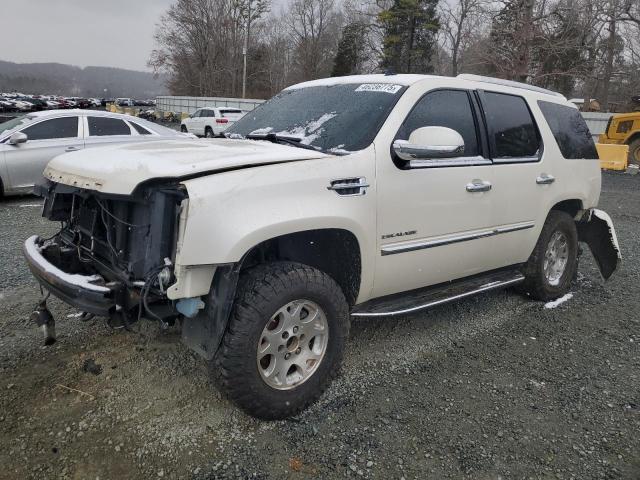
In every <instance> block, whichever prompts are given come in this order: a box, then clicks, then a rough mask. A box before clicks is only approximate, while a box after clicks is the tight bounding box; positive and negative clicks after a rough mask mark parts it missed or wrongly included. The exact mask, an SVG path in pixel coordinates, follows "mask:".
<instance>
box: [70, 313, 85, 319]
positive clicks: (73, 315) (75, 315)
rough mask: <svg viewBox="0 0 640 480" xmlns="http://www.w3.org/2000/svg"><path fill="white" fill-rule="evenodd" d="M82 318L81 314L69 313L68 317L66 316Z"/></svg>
mask: <svg viewBox="0 0 640 480" xmlns="http://www.w3.org/2000/svg"><path fill="white" fill-rule="evenodd" d="M81 316H82V312H79V313H70V314H69V315H67V318H79V317H81Z"/></svg>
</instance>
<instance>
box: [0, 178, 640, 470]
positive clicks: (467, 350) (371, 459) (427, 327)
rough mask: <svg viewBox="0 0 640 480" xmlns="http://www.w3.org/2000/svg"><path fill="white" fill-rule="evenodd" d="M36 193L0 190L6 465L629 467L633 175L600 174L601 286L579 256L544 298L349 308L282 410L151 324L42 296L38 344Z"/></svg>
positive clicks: (636, 415)
mask: <svg viewBox="0 0 640 480" xmlns="http://www.w3.org/2000/svg"><path fill="white" fill-rule="evenodd" d="M38 203H39V202H38V200H37V199H34V198H33V197H24V198H19V199H11V200H4V201H1V202H0V225H2V227H0V271H1V273H2V275H1V276H0V465H2V468H1V469H0V478H2V479H4V478H7V479H9V478H11V479H18V478H20V479H23V478H34V479H46V478H69V479H95V478H101V479H111V478H122V479H124V478H192V479H213V478H261V479H271V478H273V479H276V478H277V479H280V478H290V479H299V478H345V477H351V478H378V479H393V478H395V479H401V478H405V479H407V480H408V479H413V478H415V479H424V478H434V479H441V478H469V479H499V478H502V479H510V478H532V479H591V478H598V479H600V478H603V479H639V478H640V356H639V350H638V349H639V346H640V330H639V327H640V320H639V317H638V311H639V307H640V305H639V303H640V300H639V297H638V291H639V287H638V284H639V281H640V267H639V266H638V265H639V263H640V262H639V260H640V259H639V258H638V257H639V252H638V245H639V242H640V222H639V220H640V213H639V212H640V176H636V177H631V176H626V175H613V174H608V175H605V176H604V185H603V195H602V199H601V205H602V208H604V209H605V210H607V211H608V212H609V213H610V214H611V215H612V217H613V219H614V222H615V224H616V228H617V231H618V237H619V239H620V243H621V245H622V249H623V255H624V258H625V260H624V266H623V268H622V270H621V271H620V272H619V273H618V274H617V275H616V276H615V278H614V279H612V280H611V281H610V282H607V284H606V285H605V284H604V283H603V282H602V280H601V279H600V277H599V276H598V274H597V272H596V270H595V266H594V264H593V261H592V259H591V257H590V255H589V254H585V255H584V256H583V257H582V260H581V265H580V273H579V276H578V281H577V282H576V284H575V285H574V287H573V291H572V293H573V298H571V299H569V300H568V301H566V302H565V303H562V304H561V305H559V306H558V307H557V308H554V309H547V308H544V305H543V304H541V303H538V302H532V301H528V300H526V299H524V298H522V297H521V296H519V295H517V294H515V293H513V292H510V291H503V292H495V293H491V294H488V295H485V296H481V297H476V298H472V299H468V300H465V301H461V302H459V303H456V304H453V305H447V306H442V307H440V308H436V309H433V310H431V311H429V312H428V313H420V314H415V315H411V316H406V317H403V318H399V319H395V318H394V319H382V320H373V321H372V320H366V321H365V320H359V321H355V322H354V323H353V327H352V335H351V339H350V341H349V344H348V350H347V355H346V359H345V365H344V369H343V373H342V375H341V376H340V377H339V379H338V380H337V381H336V382H334V384H333V385H332V387H331V388H330V389H329V391H328V392H327V393H326V394H325V395H324V396H323V397H322V399H321V400H320V402H318V403H317V404H316V405H314V406H313V407H312V408H311V409H310V410H308V411H307V412H306V413H304V414H302V415H300V416H299V417H298V418H294V419H291V420H288V421H280V422H260V421H257V420H254V419H252V418H250V417H248V416H246V415H244V414H243V413H242V412H240V411H238V410H237V409H236V408H235V407H234V406H233V405H231V404H230V403H228V402H227V401H226V400H225V399H223V398H222V396H221V395H220V393H219V392H218V391H217V390H216V389H215V387H213V386H212V384H211V383H210V381H209V379H208V377H207V371H206V366H205V364H204V362H203V361H201V360H200V359H199V358H198V357H197V356H196V355H194V354H192V353H191V352H190V351H188V350H187V349H186V348H185V347H183V346H182V344H181V343H180V342H179V335H178V332H177V331H175V330H172V329H170V330H168V331H160V330H159V329H158V328H157V326H156V325H155V324H152V323H151V322H147V323H146V324H145V325H144V329H143V331H142V332H141V333H140V334H134V333H126V332H122V331H111V330H109V328H108V327H106V326H105V325H104V324H103V323H102V322H101V321H100V320H93V321H90V322H88V323H83V322H81V321H80V320H79V318H78V317H77V316H76V315H77V312H75V311H73V310H72V309H70V308H69V307H67V306H65V305H64V304H62V303H61V302H58V301H55V300H54V301H52V302H50V304H51V308H52V311H53V313H54V315H55V317H56V318H57V319H58V324H57V329H58V337H59V341H58V343H57V344H55V345H54V346H53V347H43V346H41V337H40V332H39V331H37V330H36V328H35V327H34V326H33V325H32V324H31V323H30V322H29V320H28V316H29V313H30V312H31V309H32V307H33V306H34V304H35V302H36V300H37V298H38V291H37V288H36V285H35V283H34V282H33V280H32V279H31V278H30V275H29V273H28V271H27V269H26V267H25V266H24V263H23V261H22V257H21V255H20V253H19V252H20V245H21V242H22V241H23V240H24V239H25V238H26V237H28V236H29V235H31V234H33V233H39V234H47V233H53V232H54V231H55V227H56V226H55V225H49V224H48V223H47V222H45V221H43V220H42V219H41V218H40V216H39V214H40V211H39V208H38V207H37V206H33V205H37V204H38ZM92 362H93V363H92ZM94 363H95V364H96V365H94ZM87 367H89V368H87Z"/></svg>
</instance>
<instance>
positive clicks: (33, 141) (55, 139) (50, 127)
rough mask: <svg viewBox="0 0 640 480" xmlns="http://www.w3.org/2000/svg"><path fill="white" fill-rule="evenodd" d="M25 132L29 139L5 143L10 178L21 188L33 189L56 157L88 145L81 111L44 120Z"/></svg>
mask: <svg viewBox="0 0 640 480" xmlns="http://www.w3.org/2000/svg"><path fill="white" fill-rule="evenodd" d="M21 132H22V133H24V134H26V135H27V137H28V138H27V142H26V143H21V144H18V145H9V144H8V143H5V146H6V147H7V148H6V150H5V161H6V167H7V171H8V174H9V181H10V183H11V185H12V189H15V190H17V191H28V190H30V189H31V188H32V187H33V184H34V183H35V182H37V181H38V180H39V179H40V178H42V172H43V171H44V169H45V167H46V166H47V163H49V161H50V160H51V159H53V158H54V157H56V156H58V155H62V154H63V153H67V152H74V151H77V150H81V149H82V148H83V147H84V143H83V139H82V125H81V123H80V122H79V120H78V116H77V115H73V116H67V117H59V118H52V119H48V120H43V121H41V122H38V123H36V124H33V125H30V126H28V127H26V128H24V129H22V130H21Z"/></svg>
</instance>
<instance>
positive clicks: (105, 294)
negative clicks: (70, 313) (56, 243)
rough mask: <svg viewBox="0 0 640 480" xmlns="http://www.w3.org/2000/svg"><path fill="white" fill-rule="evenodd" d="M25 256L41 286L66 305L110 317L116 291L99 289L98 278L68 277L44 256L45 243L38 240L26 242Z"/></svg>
mask: <svg viewBox="0 0 640 480" xmlns="http://www.w3.org/2000/svg"><path fill="white" fill-rule="evenodd" d="M23 253H24V256H25V258H26V260H27V265H28V266H29V270H31V273H32V274H33V276H34V277H35V278H36V280H38V282H39V283H40V285H42V287H44V288H45V289H47V290H48V291H50V292H51V293H52V294H53V295H55V296H56V297H58V298H60V299H61V300H63V301H64V302H66V303H68V304H69V305H72V306H74V307H76V308H77V309H78V310H81V311H83V312H88V313H93V314H95V315H100V316H109V313H110V312H111V311H112V310H113V309H114V308H115V306H116V302H115V300H114V297H115V295H114V293H115V290H114V289H112V288H109V287H107V286H103V285H96V284H95V282H96V281H99V280H101V277H100V276H99V275H80V274H77V273H66V272H64V271H63V270H61V269H60V268H59V267H58V266H56V265H54V264H53V263H52V262H51V261H49V260H48V259H47V258H45V256H44V255H43V254H42V241H41V240H40V238H39V237H38V236H33V237H30V238H28V239H27V240H26V242H25V243H24V247H23Z"/></svg>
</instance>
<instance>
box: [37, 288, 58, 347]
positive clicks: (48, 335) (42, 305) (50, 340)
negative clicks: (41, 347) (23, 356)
mask: <svg viewBox="0 0 640 480" xmlns="http://www.w3.org/2000/svg"><path fill="white" fill-rule="evenodd" d="M31 320H33V321H34V322H36V324H37V325H38V326H39V327H40V328H42V333H44V344H45V345H47V346H48V345H53V344H54V343H56V321H55V320H54V319H53V315H52V314H51V312H50V311H49V308H47V299H46V298H44V299H43V300H41V301H40V302H39V303H38V306H37V307H36V309H35V310H34V311H33V313H32V314H31Z"/></svg>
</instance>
